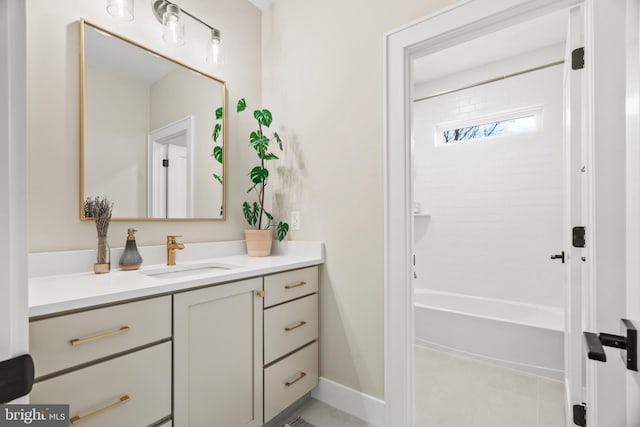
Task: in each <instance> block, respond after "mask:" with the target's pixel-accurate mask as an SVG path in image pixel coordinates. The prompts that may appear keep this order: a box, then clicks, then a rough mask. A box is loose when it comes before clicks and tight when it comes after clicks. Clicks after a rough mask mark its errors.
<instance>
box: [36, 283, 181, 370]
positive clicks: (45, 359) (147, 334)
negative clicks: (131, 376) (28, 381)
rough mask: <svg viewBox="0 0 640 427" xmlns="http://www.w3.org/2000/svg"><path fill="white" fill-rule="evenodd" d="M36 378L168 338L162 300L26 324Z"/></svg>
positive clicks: (167, 300) (167, 308)
mask: <svg viewBox="0 0 640 427" xmlns="http://www.w3.org/2000/svg"><path fill="white" fill-rule="evenodd" d="M29 334H30V336H29V340H30V346H31V354H32V356H33V359H34V362H35V367H36V378H38V377H41V376H43V375H47V374H50V373H52V372H56V371H60V370H63V369H66V368H70V367H73V366H75V365H79V364H82V363H86V362H89V361H92V360H96V359H99V358H101V357H105V356H109V355H112V354H115V353H119V352H121V351H125V350H128V349H131V348H135V347H138V346H141V345H145V344H149V343H152V342H155V341H158V340H161V339H164V338H168V337H170V336H171V297H170V296H165V297H160V298H153V299H149V300H144V301H137V302H132V303H127V304H121V305H115V306H111V307H105V308H98V309H95V310H89V311H83V312H81V313H74V314H69V315H66V316H60V317H53V318H50V319H45V320H38V321H35V322H31V323H30V324H29Z"/></svg>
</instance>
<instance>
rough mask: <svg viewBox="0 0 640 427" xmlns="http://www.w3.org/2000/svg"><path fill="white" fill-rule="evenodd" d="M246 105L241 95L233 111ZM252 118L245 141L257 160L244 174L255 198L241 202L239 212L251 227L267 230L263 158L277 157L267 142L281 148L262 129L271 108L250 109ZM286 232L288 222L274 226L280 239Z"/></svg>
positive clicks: (269, 219)
mask: <svg viewBox="0 0 640 427" xmlns="http://www.w3.org/2000/svg"><path fill="white" fill-rule="evenodd" d="M246 109H247V101H246V100H245V99H244V98H242V99H241V100H239V101H238V106H237V112H238V113H241V112H243V111H245V110H246ZM253 118H254V119H255V120H256V122H257V123H258V129H257V130H255V131H253V132H251V134H250V135H249V145H250V146H251V147H252V148H253V149H254V150H255V152H256V154H257V156H258V159H259V160H260V164H259V165H257V166H254V167H253V168H252V169H251V171H250V172H249V174H248V175H249V178H250V180H251V187H249V189H248V190H247V193H251V192H254V193H255V195H256V197H257V201H254V202H253V203H249V202H244V203H243V204H242V213H243V214H244V218H245V219H246V220H247V222H248V223H249V225H250V226H251V227H255V228H256V229H258V230H262V229H264V230H267V229H269V227H271V223H272V221H273V215H271V214H270V213H269V212H267V211H266V210H265V209H264V198H265V189H266V187H267V184H268V182H269V169H267V167H266V162H267V161H269V160H276V159H278V156H276V155H275V154H274V153H273V152H271V151H270V149H271V147H270V146H269V144H270V143H271V142H275V143H276V144H277V145H278V148H279V149H280V151H282V139H280V136H279V135H278V133H277V132H273V131H271V133H272V136H271V137H269V136H267V135H266V134H265V131H266V130H267V129H268V128H269V126H271V123H272V121H273V117H272V116H271V111H269V110H254V112H253ZM263 217H266V220H263ZM288 232H289V224H287V223H286V222H283V221H279V222H278V224H277V225H276V226H275V233H276V236H277V237H278V240H280V241H282V240H284V238H285V237H287V233H288Z"/></svg>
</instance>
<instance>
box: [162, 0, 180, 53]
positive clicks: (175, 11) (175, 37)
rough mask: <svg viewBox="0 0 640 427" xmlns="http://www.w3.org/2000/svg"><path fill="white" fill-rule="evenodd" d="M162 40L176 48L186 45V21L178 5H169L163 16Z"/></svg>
mask: <svg viewBox="0 0 640 427" xmlns="http://www.w3.org/2000/svg"><path fill="white" fill-rule="evenodd" d="M162 40H164V41H165V42H167V43H169V44H173V45H176V46H182V45H183V44H184V19H182V17H181V16H180V8H179V7H178V5H175V4H168V5H167V7H166V8H165V11H164V13H163V14H162Z"/></svg>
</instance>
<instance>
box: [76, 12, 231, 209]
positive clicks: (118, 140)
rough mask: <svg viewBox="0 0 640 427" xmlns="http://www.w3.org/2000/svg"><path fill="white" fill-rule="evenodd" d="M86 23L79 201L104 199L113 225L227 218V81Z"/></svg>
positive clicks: (84, 24)
mask: <svg viewBox="0 0 640 427" xmlns="http://www.w3.org/2000/svg"><path fill="white" fill-rule="evenodd" d="M81 27H82V31H83V34H84V36H83V38H81V43H82V41H83V43H82V44H83V46H81V52H83V62H82V67H81V79H82V80H81V81H82V92H81V93H82V105H81V107H82V110H81V111H82V114H83V117H82V119H83V120H81V126H82V129H81V132H82V138H81V171H82V180H81V190H80V192H81V194H80V202H81V203H80V205H81V206H82V205H83V201H84V200H85V199H86V198H87V197H95V196H104V197H107V198H108V199H109V200H111V201H113V202H114V207H113V219H224V181H223V179H224V177H223V173H224V154H223V153H224V141H225V135H224V126H223V122H224V119H223V117H222V111H223V108H224V103H225V84H224V82H223V81H221V80H218V79H216V78H214V77H211V76H207V75H205V74H202V73H200V72H198V71H197V70H194V69H192V68H190V67H187V66H185V65H182V64H179V63H177V62H175V61H172V60H170V59H168V58H166V57H163V56H161V55H159V54H156V53H154V52H152V51H149V50H147V49H145V48H143V47H141V46H139V45H136V44H134V43H132V42H129V41H127V40H124V39H122V38H120V37H118V36H116V35H114V34H111V33H109V32H107V31H105V30H103V29H101V28H99V27H96V26H95V25H93V24H90V23H88V22H86V21H82V22H81ZM81 217H82V218H83V219H85V218H84V210H83V209H81Z"/></svg>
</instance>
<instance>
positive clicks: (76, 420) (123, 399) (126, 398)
mask: <svg viewBox="0 0 640 427" xmlns="http://www.w3.org/2000/svg"><path fill="white" fill-rule="evenodd" d="M130 400H131V398H130V397H129V396H127V395H126V394H125V395H124V396H122V397H121V398H120V400H118V401H117V402H115V403H112V404H111V405H109V406H105V407H104V408H101V409H98V410H97V411H95V412H92V413H90V414H87V415H85V416H84V417H80V416H78V415H76V416H75V417H73V418H71V420H69V421H70V422H71V424H79V423H81V422H83V421H86V420H88V419H89V418H93V417H95V416H96V415H100V414H102V413H103V412H107V411H109V410H111V409H113V408H116V407H118V406H120V405H124V404H125V403H127V402H128V401H130Z"/></svg>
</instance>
